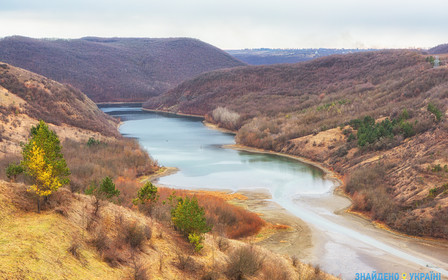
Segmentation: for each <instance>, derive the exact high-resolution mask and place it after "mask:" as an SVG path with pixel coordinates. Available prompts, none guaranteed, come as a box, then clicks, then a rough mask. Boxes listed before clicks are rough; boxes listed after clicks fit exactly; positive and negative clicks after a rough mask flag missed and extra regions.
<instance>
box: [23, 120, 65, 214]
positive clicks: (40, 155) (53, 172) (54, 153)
mask: <svg viewBox="0 0 448 280" xmlns="http://www.w3.org/2000/svg"><path fill="white" fill-rule="evenodd" d="M61 149H62V147H61V145H60V141H59V138H58V136H57V135H56V133H55V132H54V131H51V130H49V128H48V126H47V124H46V123H45V122H44V121H40V122H39V124H38V125H37V126H36V127H34V126H33V127H32V128H31V139H30V141H29V142H28V144H26V145H25V146H24V147H23V150H22V155H23V160H22V162H21V165H22V166H23V167H24V169H25V173H26V174H27V175H29V176H30V177H31V178H32V180H33V185H32V186H30V187H29V188H28V191H30V192H33V193H35V194H36V199H37V211H38V212H39V213H40V198H41V197H44V198H47V197H48V196H49V195H50V194H52V193H53V192H55V191H57V190H58V189H59V188H60V187H61V186H63V185H65V184H68V183H69V182H70V180H69V178H68V176H69V175H70V170H69V169H68V167H67V163H66V162H65V159H64V156H63V155H62V152H61Z"/></svg>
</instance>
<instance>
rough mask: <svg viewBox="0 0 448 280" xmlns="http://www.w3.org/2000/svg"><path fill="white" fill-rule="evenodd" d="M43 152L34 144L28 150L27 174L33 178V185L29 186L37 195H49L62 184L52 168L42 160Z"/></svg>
mask: <svg viewBox="0 0 448 280" xmlns="http://www.w3.org/2000/svg"><path fill="white" fill-rule="evenodd" d="M44 155H45V152H44V150H42V148H40V147H38V146H36V145H34V146H33V148H32V150H31V151H30V157H29V164H28V174H29V175H31V177H33V178H34V185H31V186H30V187H29V190H30V191H33V192H34V193H36V194H37V195H38V196H49V195H50V194H51V193H52V192H54V191H57V190H58V189H59V187H60V186H62V183H61V181H60V180H59V178H58V177H56V176H55V173H54V168H53V166H52V165H51V164H50V163H46V162H45V160H44Z"/></svg>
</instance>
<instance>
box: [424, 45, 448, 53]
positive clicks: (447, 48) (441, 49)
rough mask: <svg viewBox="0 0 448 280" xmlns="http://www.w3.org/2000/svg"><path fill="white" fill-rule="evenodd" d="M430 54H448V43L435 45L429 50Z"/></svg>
mask: <svg viewBox="0 0 448 280" xmlns="http://www.w3.org/2000/svg"><path fill="white" fill-rule="evenodd" d="M428 52H429V53H430V54H448V44H442V45H438V46H435V47H434V48H431V49H429V50H428Z"/></svg>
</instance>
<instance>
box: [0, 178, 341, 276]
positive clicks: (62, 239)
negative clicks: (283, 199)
mask: <svg viewBox="0 0 448 280" xmlns="http://www.w3.org/2000/svg"><path fill="white" fill-rule="evenodd" d="M25 188H26V187H25V185H23V184H11V183H6V182H4V181H0V210H1V211H0V215H3V214H4V217H3V216H0V218H1V219H0V226H1V228H2V231H1V232H0V240H1V241H0V259H1V260H2V262H0V279H180V278H182V279H200V278H202V277H203V278H202V279H226V278H225V274H224V272H225V271H227V270H228V267H229V266H230V264H229V259H232V258H234V254H233V252H237V251H239V250H246V249H247V248H249V251H250V252H257V253H256V256H257V257H256V258H255V266H253V267H254V268H255V270H251V271H254V272H253V273H254V274H255V275H271V274H269V273H272V272H273V270H272V268H267V267H265V266H263V265H262V264H261V263H262V262H261V261H262V260H264V259H266V260H268V261H266V263H279V264H281V267H282V268H284V269H285V271H287V273H289V274H290V275H292V277H293V278H297V277H298V276H299V270H298V269H297V268H295V267H293V266H292V264H291V262H290V261H289V260H287V259H285V258H284V257H281V256H279V255H276V254H273V253H270V252H269V251H267V250H264V249H262V248H259V247H256V246H248V245H246V244H244V243H242V242H240V241H236V240H227V239H226V247H227V249H226V250H223V251H221V250H219V248H218V244H217V242H216V239H215V237H214V236H213V235H211V234H206V236H205V240H204V245H205V247H204V249H203V250H202V251H201V253H200V254H193V255H191V248H190V249H188V248H189V246H188V243H187V242H186V241H185V240H184V238H182V236H180V235H179V234H178V233H177V232H175V231H174V230H173V229H172V228H171V227H168V226H164V225H163V224H160V223H158V222H157V221H156V220H154V219H151V218H149V217H146V216H144V215H142V214H140V213H137V212H135V211H132V210H131V209H129V208H125V207H122V206H117V205H114V204H111V203H105V204H104V206H103V207H102V208H101V209H100V212H99V215H98V216H93V207H92V206H91V203H90V200H91V198H90V197H88V196H85V195H78V194H72V193H70V192H69V191H68V190H64V189H60V190H59V191H58V192H57V193H56V194H57V195H54V196H52V197H50V203H49V204H48V205H47V208H46V210H44V211H42V213H41V214H36V213H34V211H30V210H26V209H27V207H28V205H33V204H34V201H32V200H31V201H29V200H30V198H28V197H27V196H26V191H25ZM61 205H64V207H65V215H61V214H59V212H57V211H53V210H52V209H54V208H57V207H61ZM92 221H93V222H92ZM148 228H150V231H148ZM241 248H243V249H241ZM249 255H250V254H249ZM249 257H250V256H249ZM240 259H241V258H240ZM231 263H232V262H231ZM296 265H297V266H299V265H300V264H299V265H298V264H296ZM241 267H242V266H240V268H241ZM304 267H305V266H304ZM242 269H246V268H245V267H243V268H242ZM309 270H310V268H304V269H303V271H307V272H306V273H309V274H310V275H311V274H312V273H311V272H309ZM244 271H245V272H244V273H245V274H251V273H252V272H251V271H246V270H244ZM257 271H258V272H257ZM301 273H302V274H303V273H305V272H301ZM321 275H322V276H323V277H324V278H325V279H334V278H333V277H331V276H329V275H327V274H324V273H321ZM305 279H307V278H305ZM308 279H312V278H308ZM314 279H315V278H314Z"/></svg>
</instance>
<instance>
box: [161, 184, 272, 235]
mask: <svg viewBox="0 0 448 280" xmlns="http://www.w3.org/2000/svg"><path fill="white" fill-rule="evenodd" d="M159 193H160V199H159V202H158V203H159V205H158V207H157V208H158V209H157V210H155V211H159V212H158V213H157V214H156V217H159V218H160V219H161V220H164V219H165V220H166V219H167V217H169V213H160V211H161V210H162V208H163V206H164V204H163V202H164V201H165V202H166V201H167V199H168V197H169V196H170V195H172V194H173V193H174V194H175V195H176V196H179V197H185V196H187V195H188V196H192V195H194V196H196V198H197V199H198V202H199V205H200V206H201V207H204V210H205V216H206V219H207V223H208V224H209V225H213V228H212V230H213V231H214V232H216V233H218V234H220V235H223V236H226V237H228V238H242V237H247V236H252V235H254V234H256V233H258V231H260V229H261V228H262V227H263V226H264V225H265V221H264V220H263V219H261V218H260V217H259V216H258V215H257V214H255V213H252V212H250V211H247V210H245V209H243V208H242V207H239V206H236V205H232V204H230V203H228V202H227V201H226V200H225V199H224V198H221V197H218V196H215V195H213V194H212V193H211V194H207V193H203V192H201V193H195V192H194V191H188V190H177V189H171V188H159ZM165 209H166V210H165V211H169V209H168V206H165Z"/></svg>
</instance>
